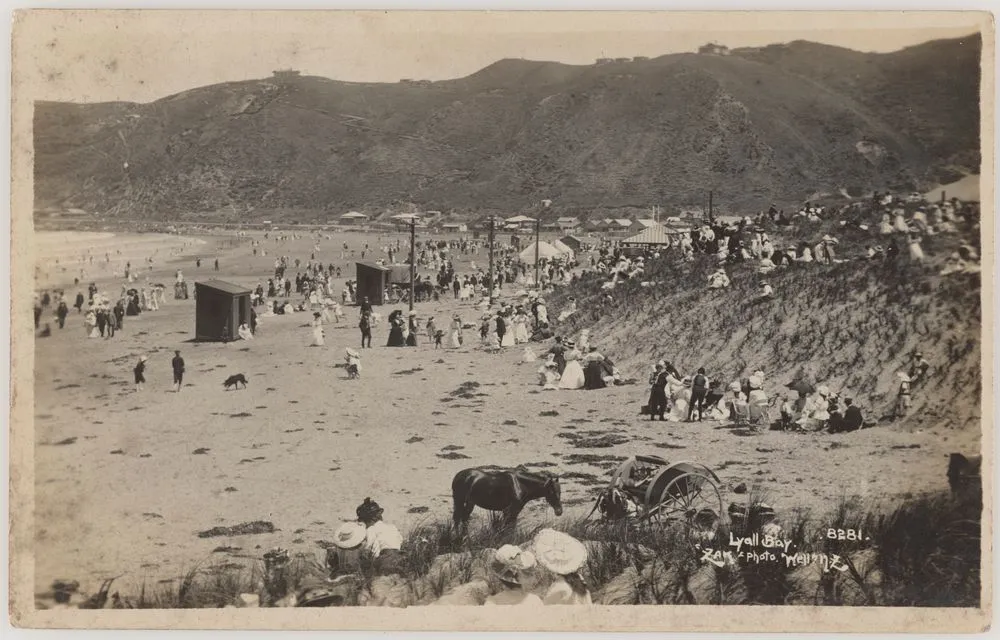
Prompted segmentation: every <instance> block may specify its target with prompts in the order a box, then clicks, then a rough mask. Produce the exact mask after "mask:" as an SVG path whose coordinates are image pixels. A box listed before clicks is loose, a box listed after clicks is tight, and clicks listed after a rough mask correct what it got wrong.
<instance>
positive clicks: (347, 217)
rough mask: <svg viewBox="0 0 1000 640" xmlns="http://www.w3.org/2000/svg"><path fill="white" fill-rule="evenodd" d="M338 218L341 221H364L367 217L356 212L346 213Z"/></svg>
mask: <svg viewBox="0 0 1000 640" xmlns="http://www.w3.org/2000/svg"><path fill="white" fill-rule="evenodd" d="M340 217H341V219H343V220H363V219H366V218H367V217H368V216H366V215H365V214H363V213H358V212H357V211H348V212H347V213H345V214H344V215H342V216H340Z"/></svg>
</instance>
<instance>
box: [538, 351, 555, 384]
mask: <svg viewBox="0 0 1000 640" xmlns="http://www.w3.org/2000/svg"><path fill="white" fill-rule="evenodd" d="M558 369H559V365H558V364H556V361H555V360H553V359H552V358H551V357H550V358H549V359H548V360H546V361H545V364H543V365H542V366H541V367H540V368H539V369H538V382H539V384H540V385H542V389H543V390H545V391H553V390H555V389H558V388H559V371H558Z"/></svg>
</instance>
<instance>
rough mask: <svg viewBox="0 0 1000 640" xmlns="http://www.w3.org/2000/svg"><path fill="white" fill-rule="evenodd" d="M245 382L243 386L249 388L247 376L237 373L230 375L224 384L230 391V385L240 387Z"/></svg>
mask: <svg viewBox="0 0 1000 640" xmlns="http://www.w3.org/2000/svg"><path fill="white" fill-rule="evenodd" d="M241 382H242V383H243V388H244V389H246V388H247V377H246V376H245V375H243V374H242V373H237V374H236V375H232V376H229V377H228V378H226V381H225V382H223V383H222V384H223V386H225V387H226V391H229V388H230V387H236V388H237V389H239V388H240V383H241Z"/></svg>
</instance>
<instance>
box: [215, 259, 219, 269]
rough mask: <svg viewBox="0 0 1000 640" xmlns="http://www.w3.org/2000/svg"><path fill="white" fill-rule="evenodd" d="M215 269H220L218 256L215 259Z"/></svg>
mask: <svg viewBox="0 0 1000 640" xmlns="http://www.w3.org/2000/svg"><path fill="white" fill-rule="evenodd" d="M215 270H216V271H218V270H219V259H218V258H216V259H215Z"/></svg>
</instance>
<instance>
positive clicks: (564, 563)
mask: <svg viewBox="0 0 1000 640" xmlns="http://www.w3.org/2000/svg"><path fill="white" fill-rule="evenodd" d="M532 549H534V552H535V558H537V560H538V564H540V565H542V566H543V567H545V568H546V569H548V570H549V571H551V572H552V573H557V574H559V575H566V574H569V573H574V572H576V571H579V569H580V567H582V566H583V564H584V563H585V562H586V561H587V548H586V547H585V546H583V543H582V542H580V541H579V540H577V539H576V538H574V537H573V536H570V535H567V534H565V533H562V532H561V531H556V530H554V529H542V530H541V531H539V532H538V535H536V536H535V540H534V542H533V543H532Z"/></svg>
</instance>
